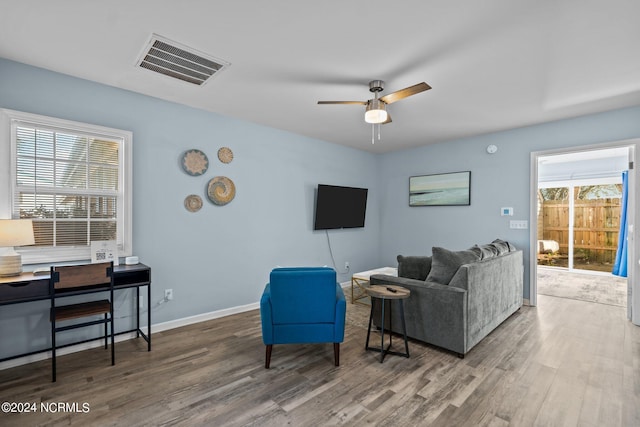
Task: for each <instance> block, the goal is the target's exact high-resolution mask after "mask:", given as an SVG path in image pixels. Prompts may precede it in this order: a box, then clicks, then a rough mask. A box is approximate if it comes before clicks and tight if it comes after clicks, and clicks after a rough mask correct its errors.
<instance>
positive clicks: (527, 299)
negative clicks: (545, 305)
mask: <svg viewBox="0 0 640 427" xmlns="http://www.w3.org/2000/svg"><path fill="white" fill-rule="evenodd" d="M522 305H526V306H531V301H530V300H529V298H523V299H522Z"/></svg>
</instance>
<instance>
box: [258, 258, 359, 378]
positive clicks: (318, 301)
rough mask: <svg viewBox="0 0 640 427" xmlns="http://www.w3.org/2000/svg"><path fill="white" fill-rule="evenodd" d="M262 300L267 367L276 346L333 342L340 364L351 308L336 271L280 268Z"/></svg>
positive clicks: (337, 362) (323, 268) (272, 272)
mask: <svg viewBox="0 0 640 427" xmlns="http://www.w3.org/2000/svg"><path fill="white" fill-rule="evenodd" d="M269 279H270V280H269V283H268V284H267V286H266V287H265V289H264V293H263V294H262V298H261V300H260V317H261V320H262V341H263V342H264V344H265V345H266V346H267V347H266V357H265V364H264V367H265V368H266V369H269V365H270V363H271V351H272V350H273V345H274V344H303V343H325V342H332V343H333V354H334V359H335V365H336V366H339V365H340V343H341V342H342V341H344V319H345V315H346V310H347V305H346V300H345V298H344V292H343V291H342V287H340V284H339V283H337V281H336V272H335V270H333V269H332V268H327V267H297V268H276V269H274V270H273V271H271V275H270V278H269Z"/></svg>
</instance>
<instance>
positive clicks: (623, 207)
mask: <svg viewBox="0 0 640 427" xmlns="http://www.w3.org/2000/svg"><path fill="white" fill-rule="evenodd" d="M628 198H629V171H624V172H622V200H621V203H620V234H618V251H617V252H616V261H615V263H614V264H613V274H615V275H616V276H621V277H627V200H628Z"/></svg>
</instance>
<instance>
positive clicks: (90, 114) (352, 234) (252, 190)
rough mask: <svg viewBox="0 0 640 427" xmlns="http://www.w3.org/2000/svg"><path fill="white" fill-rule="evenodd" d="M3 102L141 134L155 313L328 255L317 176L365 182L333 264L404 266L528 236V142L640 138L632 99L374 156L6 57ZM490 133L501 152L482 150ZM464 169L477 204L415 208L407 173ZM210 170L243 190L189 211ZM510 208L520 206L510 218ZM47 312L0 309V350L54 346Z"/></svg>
mask: <svg viewBox="0 0 640 427" xmlns="http://www.w3.org/2000/svg"><path fill="white" fill-rule="evenodd" d="M0 108H9V109H13V110H19V111H25V112H30V113H36V114H44V115H48V116H53V117H59V118H64V119H69V120H75V121H80V122H87V123H93V124H98V125H103V126H109V127H114V128H120V129H125V130H131V131H132V132H133V135H134V143H133V161H134V181H133V190H134V212H133V222H134V224H133V230H134V232H133V233H134V234H133V240H134V241H133V247H134V253H135V254H136V255H138V256H139V257H140V259H141V261H142V262H144V263H146V264H148V265H150V266H151V267H152V271H153V273H152V277H153V296H152V304H155V303H156V302H157V301H159V300H161V299H162V297H163V293H164V289H166V288H172V289H173V290H174V295H175V299H174V301H172V302H170V303H167V304H163V305H161V306H159V307H157V306H154V308H153V311H152V312H153V323H160V322H165V321H170V320H175V319H181V318H184V317H188V316H194V315H197V314H201V313H207V312H211V311H216V310H221V309H225V308H231V307H237V306H241V305H244V304H251V303H255V302H257V301H258V299H259V296H260V294H261V291H262V288H263V286H264V283H265V282H266V280H267V278H268V273H269V271H270V270H271V268H272V267H274V266H276V265H325V264H327V265H330V264H331V259H330V256H329V250H328V246H327V240H326V236H325V234H324V232H314V231H313V230H312V227H313V209H314V207H313V204H314V189H315V187H316V185H317V184H318V183H326V184H337V185H349V186H357V187H367V188H369V201H368V210H367V218H366V221H367V222H366V227H365V228H364V229H356V230H342V231H331V232H330V233H329V235H330V238H331V243H332V245H333V252H334V255H335V258H336V262H337V266H338V268H340V267H342V266H343V265H344V262H345V261H349V262H350V263H351V271H352V272H356V271H362V270H367V269H370V268H374V267H378V266H382V265H390V266H395V265H396V260H395V259H396V255H398V254H430V253H431V247H432V246H444V247H447V248H451V249H463V248H467V247H469V246H471V245H473V244H474V243H484V242H487V241H490V240H493V239H494V238H496V237H501V238H503V239H506V240H510V241H512V242H514V243H515V244H516V245H517V246H519V247H522V248H527V247H528V245H529V238H528V236H529V234H528V230H525V231H521V230H510V229H509V228H508V221H509V219H529V218H528V212H529V176H530V171H529V161H530V153H531V152H532V151H539V150H547V149H553V148H559V147H571V146H582V145H589V144H593V143H599V142H607V141H615V140H622V139H628V138H633V137H639V136H640V107H636V108H628V109H623V110H618V111H612V112H608V113H603V114H596V115H592V116H585V117H581V118H577V119H571V120H563V121H558V122H553V123H547V124H543V125H538V126H531V127H527V128H521V129H515V130H510V131H505V132H499V133H494V134H490V135H484V136H478V137H473V138H466V139H460V140H456V141H450V142H446V143H442V144H435V145H428V146H424V147H421V148H417V149H412V150H406V151H400V152H393V153H388V154H384V155H378V156H375V155H373V154H370V153H366V152H363V151H359V150H354V149H350V148H345V147H341V146H337V145H334V144H330V143H327V142H323V141H318V140H312V139H309V138H305V137H302V136H299V135H294V134H291V133H287V132H284V131H279V130H276V129H271V128H267V127H263V126H259V125H256V124H252V123H248V122H245V121H240V120H236V119H232V118H227V117H222V116H220V115H216V114H213V113H209V112H205V111H202V110H197V109H193V108H189V107H186V106H182V105H178V104H175V103H171V102H166V101H162V100H159V99H155V98H152V97H147V96H143V95H139V94H135V93H132V92H128V91H123V90H120V89H116V88H112V87H108V86H104V85H100V84H97V83H92V82H89V81H85V80H81V79H77V78H73V77H69V76H65V75H61V74H57V73H53V72H49V71H45V70H42V69H38V68H34V67H30V66H27V65H23V64H18V63H15V62H12V61H8V60H4V59H0ZM425 142H428V141H425ZM489 144H495V145H497V146H498V147H499V150H498V152H497V153H496V154H494V155H488V154H487V153H486V151H485V148H486V146H487V145H489ZM222 146H228V147H230V148H231V149H232V150H233V152H234V155H235V158H234V160H233V162H232V163H230V164H228V165H224V164H222V163H219V162H218V161H217V160H216V152H217V150H218V148H220V147H222ZM189 148H198V149H201V150H203V151H204V152H206V153H207V154H208V156H209V158H210V160H211V167H210V170H209V171H208V172H207V174H206V175H205V176H203V177H197V178H196V177H190V176H188V175H186V174H184V173H183V172H182V171H181V170H180V168H179V166H178V158H179V156H180V154H181V153H182V152H183V151H184V150H186V149H189ZM464 170H470V171H471V172H472V176H471V180H472V189H471V206H466V207H413V208H410V207H409V206H408V179H409V176H412V175H421V174H431V173H440V172H454V171H464ZM215 175H225V176H228V177H230V178H231V179H233V180H234V182H235V184H236V188H237V196H236V199H235V200H234V201H233V202H232V203H230V204H229V205H227V206H224V207H218V206H214V205H211V204H210V203H208V202H205V206H204V207H203V209H202V210H201V211H200V212H197V213H189V212H187V211H186V210H185V209H184V207H183V200H184V198H185V196H187V195H188V194H192V193H194V194H199V195H201V196H203V195H204V191H205V190H204V188H205V185H206V183H207V181H208V180H209V179H211V178H212V177H213V176H215ZM503 206H511V207H513V208H514V211H515V215H514V217H512V218H508V217H501V216H500V215H499V209H500V208H501V207H503ZM525 257H526V258H527V260H526V263H527V271H526V273H525V274H526V276H525V280H526V286H525V297H528V292H529V291H528V262H529V261H528V252H526V251H525ZM348 278H349V276H348V275H347V274H341V275H339V280H340V281H346V280H348ZM116 306H117V307H118V308H119V314H118V317H120V318H121V319H119V320H118V324H122V323H124V322H127V321H129V320H130V318H129V313H130V309H131V307H130V306H129V300H128V299H127V298H126V296H125V295H122V296H120V297H119V299H118V301H117V302H116ZM46 310H47V304H46V303H41V304H20V305H14V306H4V307H0V335H1V336H2V339H1V340H0V358H2V357H5V356H7V355H10V354H14V353H20V352H25V351H30V350H37V349H40V348H43V347H46V346H47V342H48V334H49V332H48V330H49V329H48V328H49V322H48V320H47V318H46V314H45V313H46Z"/></svg>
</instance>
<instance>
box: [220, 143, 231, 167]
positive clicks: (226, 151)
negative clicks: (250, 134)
mask: <svg viewBox="0 0 640 427" xmlns="http://www.w3.org/2000/svg"><path fill="white" fill-rule="evenodd" d="M218 159H220V161H221V162H222V163H231V161H232V160H233V151H231V148H229V147H222V148H221V149H219V150H218Z"/></svg>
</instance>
